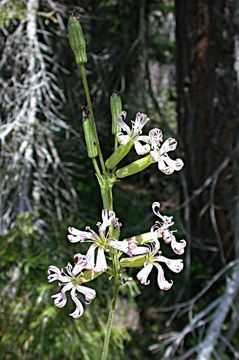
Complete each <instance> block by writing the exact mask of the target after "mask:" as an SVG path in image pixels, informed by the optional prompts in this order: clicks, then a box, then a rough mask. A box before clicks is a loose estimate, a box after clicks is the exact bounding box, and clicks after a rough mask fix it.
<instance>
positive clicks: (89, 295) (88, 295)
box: [76, 285, 96, 304]
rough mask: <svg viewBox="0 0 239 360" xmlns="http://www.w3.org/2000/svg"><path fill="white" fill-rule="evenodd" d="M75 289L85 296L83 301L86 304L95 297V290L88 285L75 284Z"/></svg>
mask: <svg viewBox="0 0 239 360" xmlns="http://www.w3.org/2000/svg"><path fill="white" fill-rule="evenodd" d="M76 288H77V290H78V291H79V292H80V293H81V294H83V295H84V296H85V301H86V303H87V304H90V303H91V301H92V300H94V298H95V297H96V291H95V290H94V289H91V288H89V287H88V286H82V285H77V287H76Z"/></svg>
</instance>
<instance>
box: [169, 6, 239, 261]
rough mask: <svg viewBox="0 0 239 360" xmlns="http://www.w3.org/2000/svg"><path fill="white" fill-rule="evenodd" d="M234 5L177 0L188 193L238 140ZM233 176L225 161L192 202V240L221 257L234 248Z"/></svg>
mask: <svg viewBox="0 0 239 360" xmlns="http://www.w3.org/2000/svg"><path fill="white" fill-rule="evenodd" d="M234 9H235V1H234V0H217V1H203V0H194V1H190V0H182V1H181V0H178V1H177V0H176V38H177V92H178V104H177V110H178V124H179V136H180V138H181V140H182V143H183V146H184V153H185V164H186V165H185V173H186V178H187V184H188V192H189V196H192V195H193V192H194V191H195V190H196V189H198V188H200V187H201V186H202V185H203V184H204V182H205V180H206V179H207V178H208V177H211V176H213V175H214V174H215V171H216V170H217V169H218V167H219V166H220V165H221V164H222V163H223V161H225V159H227V158H228V157H230V156H231V155H232V153H233V151H234V150H235V146H236V142H237V134H238V132H237V131H238V115H237V114H238V89H237V80H236V74H235V71H234V61H235V59H234V57H235V49H234V35H235V27H234V18H233V16H234ZM235 182H236V180H235V177H233V174H232V163H231V162H230V161H227V162H225V166H222V168H221V171H218V172H217V175H216V176H213V177H212V178H211V182H210V186H207V187H206V189H205V190H204V191H203V192H201V194H200V195H199V196H197V197H195V198H194V200H193V201H191V202H190V228H191V234H192V239H193V241H194V244H196V246H197V247H198V248H199V249H200V250H201V249H202V246H204V247H205V246H208V249H210V248H212V249H213V248H215V246H216V247H217V246H218V247H219V251H220V252H221V257H222V258H223V253H224V254H225V255H226V257H230V256H231V255H230V251H233V243H232V242H231V241H230V240H231V236H232V222H231V219H232V217H233V206H234V205H233V200H232V199H233V196H234V192H235ZM234 200H235V199H234ZM222 239H223V240H222ZM220 243H221V246H220ZM214 254H216V258H217V259H218V252H216V253H214ZM204 256H208V254H207V255H206V254H204ZM205 260H207V261H208V258H207V259H206V258H205Z"/></svg>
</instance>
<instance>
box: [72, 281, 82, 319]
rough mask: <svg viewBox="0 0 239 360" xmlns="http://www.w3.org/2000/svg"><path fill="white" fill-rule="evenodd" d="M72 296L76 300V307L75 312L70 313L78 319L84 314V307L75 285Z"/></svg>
mask: <svg viewBox="0 0 239 360" xmlns="http://www.w3.org/2000/svg"><path fill="white" fill-rule="evenodd" d="M71 298H72V300H73V301H74V303H75V305H76V308H75V311H73V313H71V314H70V316H72V317H73V318H74V319H78V318H80V317H81V316H82V315H83V313H84V308H83V305H82V303H81V302H80V300H79V299H78V297H77V296H76V288H75V287H74V288H73V289H72V290H71Z"/></svg>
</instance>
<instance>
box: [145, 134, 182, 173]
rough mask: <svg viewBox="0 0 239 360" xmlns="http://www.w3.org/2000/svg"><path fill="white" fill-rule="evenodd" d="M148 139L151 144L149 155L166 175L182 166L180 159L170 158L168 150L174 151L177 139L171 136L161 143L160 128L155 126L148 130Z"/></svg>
mask: <svg viewBox="0 0 239 360" xmlns="http://www.w3.org/2000/svg"><path fill="white" fill-rule="evenodd" d="M149 141H150V145H151V151H150V155H151V156H152V158H153V160H154V161H155V162H157V163H158V168H159V170H160V171H162V172H163V173H164V174H166V175H171V174H172V173H173V172H174V171H179V170H181V169H182V167H183V165H184V164H183V161H182V160H181V159H176V160H172V159H171V158H170V157H169V156H168V152H170V151H174V150H175V149H176V147H177V141H176V140H175V139H173V138H169V139H167V140H166V141H165V142H164V143H163V144H162V145H161V142H162V141H163V136H162V132H161V130H159V129H157V128H155V129H152V130H150V132H149Z"/></svg>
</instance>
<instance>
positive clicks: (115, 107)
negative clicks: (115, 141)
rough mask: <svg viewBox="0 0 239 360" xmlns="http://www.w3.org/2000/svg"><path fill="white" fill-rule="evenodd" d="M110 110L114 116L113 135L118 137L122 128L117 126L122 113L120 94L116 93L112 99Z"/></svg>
mask: <svg viewBox="0 0 239 360" xmlns="http://www.w3.org/2000/svg"><path fill="white" fill-rule="evenodd" d="M110 109H111V116H112V134H113V135H116V134H117V133H118V132H120V127H119V125H118V124H117V121H116V120H117V118H118V116H119V114H120V112H121V111H122V101H121V97H120V95H119V94H118V93H116V92H114V93H113V94H112V95H111V97H110Z"/></svg>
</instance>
